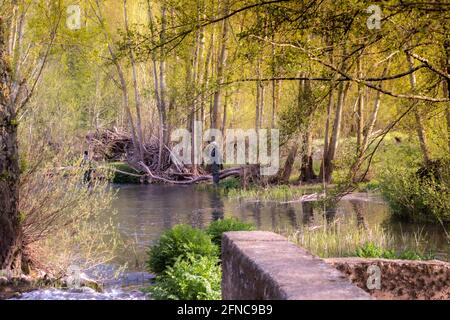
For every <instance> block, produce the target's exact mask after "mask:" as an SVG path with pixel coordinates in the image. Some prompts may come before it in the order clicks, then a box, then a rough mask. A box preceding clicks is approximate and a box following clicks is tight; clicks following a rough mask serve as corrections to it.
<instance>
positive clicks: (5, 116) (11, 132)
mask: <svg viewBox="0 0 450 320" xmlns="http://www.w3.org/2000/svg"><path fill="white" fill-rule="evenodd" d="M6 52H7V44H6V34H5V30H4V22H3V20H2V18H1V17H0V269H13V270H17V271H21V268H22V265H21V263H22V228H21V225H20V214H19V209H18V207H19V174H20V172H19V152H18V143H17V119H16V111H15V107H14V106H13V105H12V104H11V92H10V87H11V72H12V68H11V65H10V63H9V61H8V58H7V53H6Z"/></svg>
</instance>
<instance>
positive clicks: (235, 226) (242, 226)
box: [206, 218, 255, 248]
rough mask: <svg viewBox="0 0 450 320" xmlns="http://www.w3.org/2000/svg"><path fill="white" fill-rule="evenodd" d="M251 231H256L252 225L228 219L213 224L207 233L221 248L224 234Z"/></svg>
mask: <svg viewBox="0 0 450 320" xmlns="http://www.w3.org/2000/svg"><path fill="white" fill-rule="evenodd" d="M251 230H255V227H254V226H253V225H252V224H251V223H245V222H242V221H239V220H238V219H235V218H227V219H222V220H217V221H214V222H212V223H211V224H210V225H209V227H208V229H206V233H207V234H208V235H209V236H210V237H211V240H212V242H213V243H214V244H216V245H217V246H218V247H219V248H221V243H222V233H224V232H228V231H251Z"/></svg>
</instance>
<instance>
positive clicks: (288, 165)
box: [278, 143, 298, 184]
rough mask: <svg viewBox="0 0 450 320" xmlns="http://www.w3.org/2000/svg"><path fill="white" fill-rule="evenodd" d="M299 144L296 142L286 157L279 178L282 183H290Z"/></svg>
mask: <svg viewBox="0 0 450 320" xmlns="http://www.w3.org/2000/svg"><path fill="white" fill-rule="evenodd" d="M297 150H298V144H297V143H294V145H293V146H292V147H291V149H290V150H289V153H288V156H287V158H286V162H285V163H284V168H283V171H282V173H281V175H280V178H279V179H278V180H279V182H280V183H283V184H287V183H289V178H290V177H291V173H292V167H293V166H294V161H295V157H296V156H297Z"/></svg>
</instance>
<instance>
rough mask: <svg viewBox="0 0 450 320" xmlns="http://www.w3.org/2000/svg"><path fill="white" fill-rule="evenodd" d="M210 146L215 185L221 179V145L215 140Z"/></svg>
mask: <svg viewBox="0 0 450 320" xmlns="http://www.w3.org/2000/svg"><path fill="white" fill-rule="evenodd" d="M208 148H210V150H209V152H210V159H211V174H212V177H213V183H214V184H215V185H218V184H219V181H220V169H221V167H222V157H221V154H220V150H219V146H218V145H217V143H216V142H215V141H212V142H211V143H210V144H209V145H208Z"/></svg>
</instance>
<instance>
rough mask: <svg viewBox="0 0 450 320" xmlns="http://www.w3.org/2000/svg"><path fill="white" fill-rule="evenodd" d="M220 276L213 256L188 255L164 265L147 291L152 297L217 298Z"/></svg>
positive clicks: (166, 298)
mask: <svg viewBox="0 0 450 320" xmlns="http://www.w3.org/2000/svg"><path fill="white" fill-rule="evenodd" d="M221 279H222V272H221V268H220V266H219V265H218V259H217V257H213V256H203V257H198V256H195V255H192V254H188V255H187V256H186V257H185V258H181V257H180V258H178V259H177V260H176V262H175V264H174V265H173V266H169V267H167V269H166V271H165V272H164V273H163V274H161V275H159V276H158V277H157V278H156V284H155V285H154V286H152V287H150V288H149V289H148V291H149V292H150V293H151V295H152V298H154V299H156V300H220V299H221V286H220V283H221Z"/></svg>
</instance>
